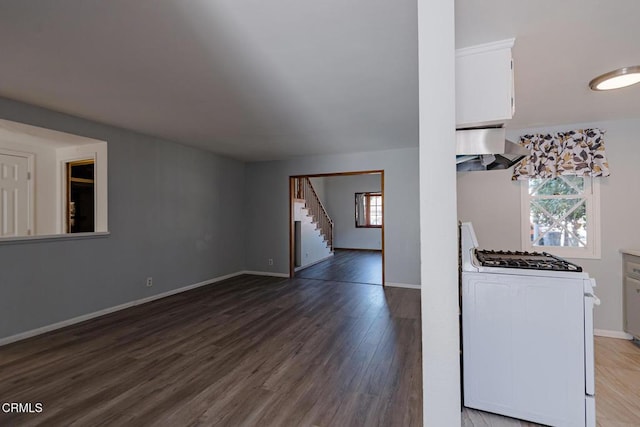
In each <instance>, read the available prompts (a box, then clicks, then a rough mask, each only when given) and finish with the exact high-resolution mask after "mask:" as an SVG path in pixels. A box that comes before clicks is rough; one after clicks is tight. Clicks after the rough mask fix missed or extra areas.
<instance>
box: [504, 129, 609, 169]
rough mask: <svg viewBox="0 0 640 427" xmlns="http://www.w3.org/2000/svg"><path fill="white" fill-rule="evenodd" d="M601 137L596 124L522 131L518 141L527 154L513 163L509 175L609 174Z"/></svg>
mask: <svg viewBox="0 0 640 427" xmlns="http://www.w3.org/2000/svg"><path fill="white" fill-rule="evenodd" d="M603 137H604V131H602V130H600V129H597V128H594V129H579V130H573V131H569V132H556V133H552V134H546V135H544V134H533V135H523V136H521V137H520V144H521V145H522V146H524V147H525V148H527V149H528V150H529V151H530V152H531V154H530V155H529V156H527V157H525V158H524V159H522V161H520V162H519V163H518V164H516V166H515V167H514V169H513V176H512V177H511V179H512V180H522V179H529V178H555V177H557V176H558V175H577V176H609V163H608V162H607V156H606V154H605V151H604V138H603Z"/></svg>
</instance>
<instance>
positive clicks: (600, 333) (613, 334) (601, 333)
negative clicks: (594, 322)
mask: <svg viewBox="0 0 640 427" xmlns="http://www.w3.org/2000/svg"><path fill="white" fill-rule="evenodd" d="M593 335H595V336H597V337H607V338H619V339H622V340H631V339H633V337H632V336H631V335H629V334H628V333H626V332H623V331H610V330H607V329H594V330H593Z"/></svg>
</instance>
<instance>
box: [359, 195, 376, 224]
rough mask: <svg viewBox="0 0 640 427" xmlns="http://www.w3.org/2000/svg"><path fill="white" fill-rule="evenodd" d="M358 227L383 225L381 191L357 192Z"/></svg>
mask: <svg viewBox="0 0 640 427" xmlns="http://www.w3.org/2000/svg"><path fill="white" fill-rule="evenodd" d="M356 227H357V228H380V227H382V194H381V193H356Z"/></svg>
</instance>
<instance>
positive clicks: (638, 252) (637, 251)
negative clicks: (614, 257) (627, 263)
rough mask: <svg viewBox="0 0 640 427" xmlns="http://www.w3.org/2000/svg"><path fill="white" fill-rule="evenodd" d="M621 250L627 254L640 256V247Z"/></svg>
mask: <svg viewBox="0 0 640 427" xmlns="http://www.w3.org/2000/svg"><path fill="white" fill-rule="evenodd" d="M620 252H622V253H623V254H627V255H633V256H640V249H620Z"/></svg>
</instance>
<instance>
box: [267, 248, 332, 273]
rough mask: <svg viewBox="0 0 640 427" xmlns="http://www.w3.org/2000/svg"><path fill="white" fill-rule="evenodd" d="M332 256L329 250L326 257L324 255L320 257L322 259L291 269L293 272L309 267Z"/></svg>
mask: <svg viewBox="0 0 640 427" xmlns="http://www.w3.org/2000/svg"><path fill="white" fill-rule="evenodd" d="M332 256H333V252H331V254H329V255H327V256H326V257H324V258H322V259H319V260H317V261H314V262H312V263H309V264H307V265H301V266H300V267H296V268H294V269H293V271H294V272H298V271H302V270H304V269H305V268H307V267H311V266H312V265H316V264H318V263H321V262H322V261H326V260H328V259H329V258H331V257H332ZM278 274H279V273H278ZM287 277H289V275H287Z"/></svg>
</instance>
